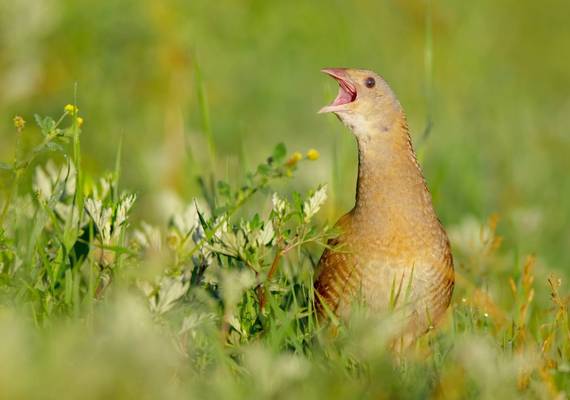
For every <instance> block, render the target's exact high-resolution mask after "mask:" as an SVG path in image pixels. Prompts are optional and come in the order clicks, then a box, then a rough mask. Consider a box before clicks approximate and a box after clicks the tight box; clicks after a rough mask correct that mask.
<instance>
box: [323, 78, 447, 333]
mask: <svg viewBox="0 0 570 400" xmlns="http://www.w3.org/2000/svg"><path fill="white" fill-rule="evenodd" d="M323 72H325V73H327V74H329V75H330V76H332V77H333V78H335V79H336V80H337V81H338V83H339V86H340V89H339V95H338V96H337V98H336V99H335V101H334V102H333V103H332V104H331V105H330V106H327V107H324V108H323V109H322V110H321V112H333V113H335V114H336V115H337V116H338V117H339V119H340V120H341V121H342V122H343V123H344V124H345V125H346V126H347V127H349V128H350V129H351V130H352V132H353V133H354V135H355V137H356V139H357V142H358V154H359V167H358V182H357V192H356V204H355V206H354V208H353V209H352V210H351V211H350V212H349V213H347V214H346V215H344V216H343V217H342V218H340V220H339V221H338V223H337V226H338V227H339V228H340V231H341V234H340V236H339V237H338V238H336V239H334V240H333V241H332V243H331V244H332V245H334V248H333V249H330V250H326V251H325V252H324V253H323V255H322V257H321V259H320V262H319V267H318V272H317V274H318V276H317V280H316V282H315V289H316V291H317V293H318V295H319V297H320V298H321V299H322V301H323V302H324V303H325V305H326V307H328V308H329V309H330V310H332V311H333V312H334V313H335V314H337V315H338V316H340V317H342V318H346V317H347V316H348V315H350V312H351V307H352V306H353V305H354V302H355V301H363V302H364V303H365V304H366V305H367V306H368V308H369V309H370V310H371V311H372V312H386V311H388V310H390V309H391V308H392V307H395V308H396V309H399V310H401V311H403V312H404V313H405V315H406V319H407V322H406V326H405V331H404V332H403V335H404V336H406V337H407V338H408V339H412V340H413V339H414V338H416V337H418V336H419V335H421V334H423V333H424V332H425V331H427V330H428V329H429V328H430V327H431V326H433V325H434V324H435V323H436V322H437V321H438V320H439V319H440V317H441V316H442V314H443V313H444V311H445V310H446V309H447V307H448V305H449V302H450V300H451V294H452V291H453V284H454V272H453V260H452V255H451V250H450V246H449V241H448V238H447V235H446V233H445V230H444V229H443V227H442V225H441V223H440V222H439V220H438V218H437V215H436V213H435V211H434V209H433V206H432V200H431V195H430V193H429V191H428V189H427V187H426V183H425V180H424V177H423V175H422V172H421V169H420V166H419V164H418V161H417V159H416V156H415V153H414V150H413V148H412V144H411V140H410V135H409V133H408V125H407V122H406V117H405V114H404V111H403V110H402V107H401V106H400V103H399V102H398V100H397V99H396V97H395V95H394V93H393V92H392V90H391V89H390V87H389V86H388V85H387V84H386V82H385V81H384V80H383V79H382V78H381V77H380V76H378V75H377V74H375V73H374V72H371V71H366V70H358V69H345V68H334V69H332V68H331V69H324V70H323ZM322 309H324V307H322V306H321V310H322Z"/></svg>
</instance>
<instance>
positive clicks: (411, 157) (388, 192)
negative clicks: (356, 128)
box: [353, 113, 437, 232]
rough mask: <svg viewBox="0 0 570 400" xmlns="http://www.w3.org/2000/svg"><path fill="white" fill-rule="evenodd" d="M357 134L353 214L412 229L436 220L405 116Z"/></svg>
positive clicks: (389, 226) (387, 225)
mask: <svg viewBox="0 0 570 400" xmlns="http://www.w3.org/2000/svg"><path fill="white" fill-rule="evenodd" d="M377 129H378V131H377V132H376V131H373V132H369V134H364V135H358V136H357V139H358V154H359V166H358V183H357V190H356V205H355V208H354V211H353V215H354V217H356V218H357V219H358V220H360V221H361V222H363V223H372V224H379V225H380V226H381V227H382V228H381V229H384V230H392V229H395V230H399V231H410V232H412V231H414V229H415V228H416V227H418V225H422V224H424V223H428V224H432V223H434V220H437V217H436V216H435V212H434V211H433V206H432V203H431V195H430V193H429V191H428V189H427V187H426V184H425V180H424V177H423V175H422V172H421V169H420V166H419V164H418V162H417V159H416V156H415V153H414V150H413V148H412V143H411V139H410V135H409V133H408V126H407V122H406V118H405V116H404V114H403V113H400V114H399V115H398V117H397V118H395V119H394V121H393V122H392V123H391V124H390V126H388V127H384V126H380V127H378V128H377Z"/></svg>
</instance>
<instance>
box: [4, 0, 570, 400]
mask: <svg viewBox="0 0 570 400" xmlns="http://www.w3.org/2000/svg"><path fill="white" fill-rule="evenodd" d="M427 4H429V3H427V2H426V3H424V2H418V1H408V0H405V1H359V2H352V3H350V4H349V3H346V2H340V1H331V2H324V1H316V2H304V3H296V2H285V3H276V2H259V1H243V2H234V1H221V2H216V3H212V2H206V1H196V2H182V1H177V0H169V1H163V2H154V1H150V0H148V1H146V0H145V1H130V0H121V1H117V2H112V3H111V2H99V3H82V2H74V1H64V0H61V1H56V0H48V1H36V0H17V1H15V2H0V50H1V52H0V87H1V88H2V90H0V110H2V118H1V119H0V157H1V159H2V161H5V162H7V164H6V165H3V166H2V169H0V174H1V179H2V180H1V182H2V186H1V188H2V202H1V204H0V207H4V205H8V207H6V208H5V212H4V210H3V209H0V210H2V211H1V212H2V217H0V218H1V226H0V229H2V231H1V236H0V271H1V282H0V283H1V290H0V295H1V298H2V302H1V304H2V306H1V308H0V353H1V354H2V357H1V359H2V360H5V362H4V363H3V364H2V366H0V391H1V392H2V393H0V394H1V395H2V397H5V398H31V397H44V398H45V397H48V398H51V397H54V398H55V397H58V398H61V397H64V398H65V397H67V398H78V397H82V398H84V397H92V398H101V397H122V398H130V397H142V398H145V397H147V398H157V397H159V398H179V397H197V398H220V397H223V398H226V397H227V398H245V397H250V398H258V397H274V398H279V397H287V398H288V397H301V398H323V397H330V398H354V397H363V398H378V397H385V398H394V397H397V398H400V397H403V398H425V397H436V398H466V397H468V398H469V397H471V398H476V397H483V398H496V397H499V396H503V397H506V398H518V397H533V398H534V397H538V398H552V397H557V396H563V393H564V392H565V391H567V390H568V374H569V373H570V364H569V362H568V356H569V354H568V352H569V335H568V333H569V330H568V317H567V298H566V295H565V293H567V280H568V278H569V276H568V272H567V268H566V267H567V265H568V263H569V262H570V250H569V249H570V235H568V234H567V221H568V220H569V218H570V214H569V212H570V211H569V208H568V205H567V204H566V203H567V201H565V199H566V198H568V197H569V196H570V185H569V182H570V181H569V180H568V179H567V178H566V175H567V173H566V171H568V170H569V168H570V159H569V158H568V156H567V155H568V152H569V151H570V143H569V139H568V138H569V136H568V115H569V112H570V109H569V107H570V102H569V101H568V90H567V89H566V88H568V87H569V85H570V30H569V29H568V27H567V21H566V15H568V12H569V11H570V4H569V3H567V2H562V1H556V0H547V1H546V2H543V3H536V2H515V1H514V0H504V1H500V2H497V1H491V0H484V1H480V2H477V4H468V3H462V2H456V3H451V2H435V1H433V2H431V7H430V8H428V7H427ZM430 10H431V14H430ZM429 21H431V25H430V24H428V22H429ZM428 27H431V30H429V29H427V28H428ZM426 35H427V36H426ZM430 36H431V39H432V41H433V43H432V44H431V45H430V42H429V40H427V39H429V37H430ZM430 60H431V62H430ZM426 63H427V66H428V67H429V65H432V66H433V70H432V69H430V68H426ZM198 66H200V72H201V73H200V74H198V73H197V72H198V68H197V67H198ZM325 66H355V67H368V68H371V69H374V70H376V71H378V72H380V73H381V74H382V75H384V76H385V77H386V79H387V80H388V81H389V82H390V84H391V85H392V86H393V88H394V89H395V91H396V93H397V94H398V96H399V98H400V100H401V102H402V104H403V105H404V108H405V109H406V110H407V111H408V114H409V115H408V117H409V120H410V125H411V128H412V131H413V132H416V133H418V134H417V135H416V137H415V139H416V140H415V142H416V144H417V147H418V150H419V152H420V156H421V159H422V160H421V161H422V165H423V166H424V170H425V173H426V176H427V179H428V182H429V184H430V188H431V189H432V194H433V195H434V200H435V203H436V208H437V209H438V212H439V214H440V215H441V216H442V220H443V222H444V224H445V225H446V227H448V230H449V233H450V236H451V240H452V244H453V248H454V254H455V258H456V268H457V272H458V278H457V286H456V293H455V295H454V302H453V305H452V309H451V310H450V312H449V316H448V319H447V320H446V321H444V323H443V324H442V326H441V327H440V328H439V329H437V330H436V331H434V332H432V333H430V335H428V336H427V337H426V338H424V339H422V341H421V342H420V343H419V344H418V345H417V347H416V348H414V349H412V350H411V352H410V354H408V355H406V356H405V357H403V358H402V359H397V360H395V359H394V357H393V356H392V355H391V354H390V353H388V352H387V351H386V343H387V342H388V341H389V339H390V332H389V331H388V330H387V326H389V324H388V323H387V322H386V320H385V319H384V318H381V319H380V320H374V319H373V320H371V319H367V318H360V317H359V316H355V319H354V321H352V323H351V324H349V326H347V327H344V328H342V329H341V331H340V333H339V335H338V337H336V338H331V337H329V334H328V333H327V331H326V329H325V330H322V327H320V326H318V323H317V321H315V320H314V318H313V316H312V314H311V310H312V300H313V297H312V296H313V295H312V286H311V284H310V282H311V280H312V272H313V265H314V263H315V261H316V260H317V259H318V255H319V254H320V251H321V250H322V243H321V242H322V241H323V240H324V239H325V238H326V237H328V236H329V235H330V234H333V232H331V231H330V230H329V229H328V228H326V224H324V222H323V221H329V223H331V222H332V221H334V220H335V218H336V217H337V216H338V215H340V214H341V213H343V212H344V211H345V210H347V209H348V208H349V207H350V206H351V202H352V201H353V194H354V192H353V190H354V182H353V181H354V177H355V162H356V150H355V146H354V143H353V142H352V139H351V138H350V136H349V135H348V134H347V133H346V132H345V131H344V130H342V128H341V126H340V124H337V123H336V121H334V122H335V123H332V122H331V121H329V120H327V119H325V118H323V117H318V116H316V115H315V114H314V113H315V111H316V110H317V109H318V108H319V107H320V106H321V105H322V104H324V103H326V102H328V101H330V99H331V98H332V97H334V93H335V91H336V88H333V86H334V84H333V83H329V82H327V81H326V80H325V78H322V77H320V76H319V75H318V70H319V68H321V67H325ZM76 84H77V87H78V90H77V91H76ZM325 85H326V86H325ZM74 96H76V99H75V100H74V101H73V102H74V103H75V102H76V103H77V104H78V105H79V107H80V109H81V112H80V113H79V116H80V117H82V118H83V119H84V120H83V121H82V122H81V121H79V120H77V117H78V115H76V109H75V106H73V107H72V108H68V109H67V111H66V113H65V114H64V115H63V117H62V120H61V122H60V124H59V125H58V126H57V127H56V126H55V124H56V122H57V121H53V120H51V119H49V118H48V119H45V118H44V117H42V118H40V120H39V121H37V122H38V123H36V122H35V121H34V118H33V115H34V113H39V114H40V115H54V116H59V115H61V106H62V104H65V103H67V102H69V101H70V99H73V98H74ZM14 115H22V116H23V118H24V119H25V120H26V125H25V127H24V128H23V130H21V132H18V131H17V129H15V128H14V126H13V122H14V121H13V120H12V118H13V116H14ZM428 116H430V117H431V119H432V120H433V122H434V125H433V130H432V132H431V135H430V136H429V138H428V139H427V140H426V141H422V139H421V138H420V137H419V136H420V134H421V132H422V131H423V129H424V127H425V125H426V120H427V118H428ZM56 120H59V117H58V118H56ZM80 132H81V141H79V133H80ZM279 142H283V143H285V144H286V145H287V148H289V149H291V150H292V151H297V150H306V149H309V148H312V147H315V148H317V149H318V150H320V153H321V155H322V158H321V159H320V160H319V161H316V162H309V160H307V158H306V157H305V156H303V157H302V160H297V162H296V163H295V162H292V161H291V160H292V158H291V157H293V156H292V155H291V154H288V155H285V153H284V149H283V147H277V148H276V149H274V147H275V144H276V143H279ZM81 148H82V149H81ZM270 155H271V157H272V160H273V161H272V162H268V161H267V157H268V156H270ZM260 163H261V164H260ZM258 164H260V165H261V166H260V167H257V165H258ZM297 169H298V170H297ZM108 171H111V172H108ZM248 171H254V172H255V173H254V174H253V175H248ZM296 171H297V172H296ZM290 174H295V177H294V179H290V177H289V175H290ZM16 177H17V178H16ZM197 177H201V179H200V180H197V179H196V178H197ZM218 180H221V181H223V182H226V184H218V183H217V182H218ZM324 182H328V183H329V184H328V190H327V193H328V199H327V200H326V201H325V198H324V193H325V192H324V190H325V189H323V188H321V189H319V188H320V186H319V185H320V184H322V183H324ZM76 188H80V190H76ZM311 188H313V189H314V190H313V192H312V194H311V192H310V190H309V189H311ZM127 189H128V190H127ZM294 191H298V192H300V193H306V195H305V196H300V197H299V196H296V195H293V194H292V193H293V192H294ZM274 192H277V193H280V194H279V197H274V196H273V193H274ZM135 194H136V196H135ZM194 199H197V200H194ZM311 199H312V200H311ZM311 201H312V203H311ZM305 204H306V205H305ZM310 204H313V206H309V205H310ZM315 206H316V207H315ZM319 206H320V207H323V208H324V209H325V211H326V212H321V213H319V214H316V215H310V216H309V217H307V212H309V214H312V212H313V211H316V209H318V208H319ZM283 207H284V208H283ZM198 210H200V211H201V214H200V213H199V212H198ZM279 210H281V211H279ZM311 210H313V211H311ZM256 213H257V214H259V216H258V217H255V214H256ZM280 224H281V225H280ZM222 231H223V232H225V233H226V234H225V236H223V235H221V234H220V233H217V234H214V233H216V232H222ZM208 233H210V234H208ZM295 234H298V236H297V239H295ZM299 238H305V239H307V242H305V241H299V240H298V239H299ZM295 240H297V242H295ZM288 245H293V246H292V247H291V250H288V251H287V254H285V255H284V256H283V257H279V258H278V266H279V267H278V269H277V271H276V272H275V273H274V274H271V276H270V277H269V279H268V274H269V271H270V270H271V265H272V264H273V261H274V260H275V259H276V257H275V256H276V254H277V252H278V251H279V249H281V250H282V249H284V248H288ZM247 271H249V272H247ZM262 283H263V284H264V287H265V288H266V289H267V293H266V296H267V300H266V301H267V312H266V313H265V314H263V313H260V310H259V298H260V297H259V296H260V289H259V287H261V286H259V285H260V284H262ZM561 398H562V397H561Z"/></svg>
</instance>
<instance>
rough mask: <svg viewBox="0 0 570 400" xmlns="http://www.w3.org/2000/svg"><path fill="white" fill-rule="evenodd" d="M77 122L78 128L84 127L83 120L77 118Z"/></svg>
mask: <svg viewBox="0 0 570 400" xmlns="http://www.w3.org/2000/svg"><path fill="white" fill-rule="evenodd" d="M75 121H76V122H77V126H79V127H80V126H81V125H83V118H81V117H77V118H75Z"/></svg>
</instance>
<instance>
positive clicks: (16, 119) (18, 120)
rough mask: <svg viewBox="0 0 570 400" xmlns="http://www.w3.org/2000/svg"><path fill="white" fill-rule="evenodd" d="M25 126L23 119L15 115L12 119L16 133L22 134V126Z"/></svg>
mask: <svg viewBox="0 0 570 400" xmlns="http://www.w3.org/2000/svg"><path fill="white" fill-rule="evenodd" d="M25 125H26V121H24V118H22V117H21V116H19V115H16V116H15V117H14V126H15V127H16V129H17V130H18V132H22V130H23V129H24V126H25Z"/></svg>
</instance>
